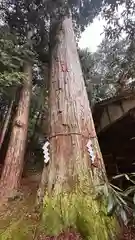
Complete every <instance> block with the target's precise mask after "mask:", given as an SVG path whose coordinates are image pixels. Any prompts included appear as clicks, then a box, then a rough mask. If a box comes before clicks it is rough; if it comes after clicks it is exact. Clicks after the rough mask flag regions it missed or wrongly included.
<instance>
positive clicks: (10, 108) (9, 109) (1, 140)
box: [0, 100, 14, 149]
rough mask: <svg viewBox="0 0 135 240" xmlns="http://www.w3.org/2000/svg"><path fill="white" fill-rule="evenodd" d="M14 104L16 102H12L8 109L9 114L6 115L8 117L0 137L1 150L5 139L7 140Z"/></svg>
mask: <svg viewBox="0 0 135 240" xmlns="http://www.w3.org/2000/svg"><path fill="white" fill-rule="evenodd" d="M13 102H14V101H13V100H12V101H11V103H10V106H9V108H8V111H7V114H6V117H5V121H4V125H3V127H2V132H1V135H0V149H1V146H2V144H3V141H4V138H5V135H6V131H7V128H8V125H9V121H10V117H11V111H12V107H13Z"/></svg>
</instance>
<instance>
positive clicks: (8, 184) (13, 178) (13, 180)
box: [0, 63, 32, 197]
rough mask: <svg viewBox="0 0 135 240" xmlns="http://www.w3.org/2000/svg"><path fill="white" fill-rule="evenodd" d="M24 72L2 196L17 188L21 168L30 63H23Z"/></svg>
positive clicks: (5, 165)
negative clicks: (24, 76)
mask: <svg viewBox="0 0 135 240" xmlns="http://www.w3.org/2000/svg"><path fill="white" fill-rule="evenodd" d="M24 73H25V74H26V79H25V81H24V85H23V87H22V91H21V96H20V100H19V103H18V109H17V113H16V117H15V119H14V121H13V127H12V133H11V137H10V142H9V146H8V150H7V153H6V158H5V164H4V168H3V172H2V176H1V181H0V189H1V191H0V192H1V193H0V195H1V196H4V197H8V196H10V195H12V193H13V192H14V190H15V191H16V190H17V189H18V187H19V185H20V180H21V175H22V170H23V158H24V153H25V142H26V138H27V128H28V116H29V107H30V95H31V82H32V67H31V64H29V63H25V65H24Z"/></svg>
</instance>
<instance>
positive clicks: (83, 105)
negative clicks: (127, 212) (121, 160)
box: [44, 17, 116, 240]
mask: <svg viewBox="0 0 135 240" xmlns="http://www.w3.org/2000/svg"><path fill="white" fill-rule="evenodd" d="M52 31H53V29H52ZM52 39H54V36H52ZM52 46H53V44H52ZM50 77H51V78H50V98H49V104H50V121H49V122H50V154H51V159H50V163H49V171H48V187H47V192H46V194H45V197H44V219H45V225H46V233H48V235H53V234H56V235H59V233H60V232H62V231H64V230H65V229H66V228H67V229H70V228H75V229H76V230H77V231H78V232H79V233H80V234H81V235H82V239H85V238H86V239H92V240H108V239H115V240H116V235H115V234H114V233H113V230H114V231H115V229H114V228H115V226H114V225H115V220H114V219H113V220H112V219H111V218H110V219H108V218H107V217H106V216H105V214H103V211H105V209H104V210H103V208H104V202H100V205H99V203H98V202H97V201H96V200H94V198H93V197H92V196H93V194H94V192H95V187H96V184H99V183H103V182H105V181H106V176H105V168H104V164H103V160H102V155H101V152H100V148H99V144H98V140H97V136H96V132H95V128H94V123H93V119H92V114H91V110H90V106H89V101H88V97H87V93H86V88H85V84H84V79H83V75H82V71H81V66H80V62H79V57H78V53H77V48H76V44H75V37H74V32H73V27H72V19H71V18H68V17H66V18H65V19H64V20H63V22H62V26H61V27H60V26H59V30H58V34H57V44H56V45H55V47H53V49H52V53H51V76H50ZM88 142H89V145H90V146H89V148H90V151H91V157H90V156H89V154H88V149H87V144H88ZM107 222H108V223H109V226H108V224H107ZM58 239H62V238H58ZM66 239H70V238H68V237H67V238H66Z"/></svg>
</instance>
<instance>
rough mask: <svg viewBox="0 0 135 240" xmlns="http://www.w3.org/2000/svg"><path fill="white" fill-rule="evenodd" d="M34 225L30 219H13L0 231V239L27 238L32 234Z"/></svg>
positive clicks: (23, 239)
mask: <svg viewBox="0 0 135 240" xmlns="http://www.w3.org/2000/svg"><path fill="white" fill-rule="evenodd" d="M35 227H36V226H35V225H34V224H33V222H32V221H31V220H28V219H23V218H21V219H20V220H15V219H13V220H12V222H11V223H10V225H9V226H8V227H7V228H6V229H5V230H4V231H0V240H9V239H10V240H29V239H32V236H33V234H34V229H35Z"/></svg>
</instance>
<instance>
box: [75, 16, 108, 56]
mask: <svg viewBox="0 0 135 240" xmlns="http://www.w3.org/2000/svg"><path fill="white" fill-rule="evenodd" d="M105 24H106V22H105V20H103V19H101V18H99V17H98V18H95V19H94V21H93V23H91V24H90V25H89V26H88V27H87V28H86V30H85V31H84V32H83V33H82V36H81V39H80V41H79V47H80V48H88V49H89V50H90V51H91V52H95V51H96V50H97V47H98V45H99V44H100V43H101V42H102V40H103V38H104V34H103V30H104V26H105Z"/></svg>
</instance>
